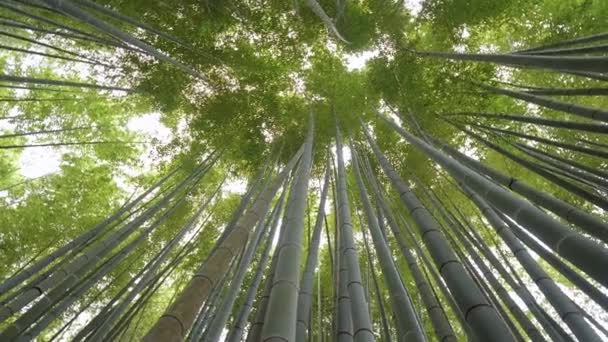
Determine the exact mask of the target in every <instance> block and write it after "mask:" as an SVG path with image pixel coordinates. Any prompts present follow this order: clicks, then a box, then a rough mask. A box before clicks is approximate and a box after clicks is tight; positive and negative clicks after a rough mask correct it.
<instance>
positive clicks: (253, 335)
mask: <svg viewBox="0 0 608 342" xmlns="http://www.w3.org/2000/svg"><path fill="white" fill-rule="evenodd" d="M297 177H298V173H297V172H293V177H292V178H293V179H292V180H291V185H290V187H289V188H290V189H289V196H288V197H287V203H286V206H285V211H284V212H283V217H282V220H281V225H280V234H279V239H278V242H277V245H278V244H280V243H281V242H283V241H284V240H285V235H286V234H287V233H286V229H288V227H287V217H288V216H289V212H290V211H291V208H292V207H293V200H292V197H293V196H295V195H294V194H292V192H293V191H294V186H295V183H296V182H295V179H296V178H297ZM285 186H287V184H285ZM278 257H279V254H278V250H277V249H276V248H275V250H274V252H273V255H272V260H271V262H270V267H269V269H268V272H267V275H266V279H265V280H264V289H263V291H262V296H261V297H260V298H259V300H258V301H257V310H256V313H255V316H254V319H253V321H252V322H251V324H250V326H249V331H248V333H247V342H258V341H260V340H261V336H262V328H263V327H264V323H265V318H266V310H267V308H268V299H269V298H270V290H271V288H272V280H273V278H274V273H275V271H276V266H277V262H278Z"/></svg>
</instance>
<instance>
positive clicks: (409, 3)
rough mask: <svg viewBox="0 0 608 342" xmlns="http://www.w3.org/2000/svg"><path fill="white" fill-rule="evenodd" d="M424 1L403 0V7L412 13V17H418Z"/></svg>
mask: <svg viewBox="0 0 608 342" xmlns="http://www.w3.org/2000/svg"><path fill="white" fill-rule="evenodd" d="M423 2H424V0H405V1H404V2H403V7H405V8H406V9H407V10H408V11H409V12H410V14H411V15H412V17H414V18H415V17H417V16H418V14H420V11H422V3H423Z"/></svg>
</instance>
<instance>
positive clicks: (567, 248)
mask: <svg viewBox="0 0 608 342" xmlns="http://www.w3.org/2000/svg"><path fill="white" fill-rule="evenodd" d="M382 118H383V119H385V121H386V122H387V123H388V124H389V125H390V126H391V127H392V128H393V129H394V130H395V131H396V132H397V133H399V134H400V135H401V136H403V137H404V138H405V140H406V141H409V142H410V143H411V144H412V145H413V146H415V147H416V148H418V149H420V150H422V151H423V152H424V153H426V154H427V155H428V156H429V157H430V158H432V159H433V160H434V161H435V162H437V163H439V164H440V165H441V166H443V167H444V168H445V169H446V170H447V171H448V172H449V173H450V174H451V175H452V176H453V177H454V178H456V179H457V180H459V181H460V182H463V183H464V184H465V185H467V186H468V187H470V188H471V189H472V190H473V191H477V192H479V193H480V194H481V195H482V196H483V197H484V198H486V199H487V200H488V201H489V202H490V203H491V204H492V205H493V206H495V207H497V208H498V209H500V211H501V212H503V213H504V214H506V215H508V216H509V217H511V218H513V219H514V220H516V221H517V222H518V223H520V224H522V225H523V226H525V227H526V229H528V230H529V231H530V232H531V233H533V234H534V235H535V236H536V237H538V238H539V239H540V240H541V241H543V242H544V243H545V244H546V245H547V246H549V247H551V248H552V249H553V250H554V251H556V252H557V253H558V254H559V255H561V256H562V257H564V258H565V259H567V260H569V261H570V262H572V263H573V264H574V265H576V266H577V267H579V268H580V269H581V270H582V271H584V272H586V273H587V274H588V275H589V276H590V277H592V278H594V279H595V280H597V281H598V282H599V283H600V284H602V285H604V286H608V273H606V272H605V269H606V267H608V250H607V249H606V248H605V247H604V246H603V245H601V244H600V243H598V242H596V241H594V240H592V239H590V238H589V237H586V236H584V235H582V234H580V233H577V232H575V231H573V230H572V229H570V228H569V227H567V226H566V225H564V224H563V223H561V222H559V221H557V220H556V219H554V218H552V217H550V216H548V215H547V214H546V213H544V212H542V211H541V210H539V209H538V208H536V207H534V206H533V205H531V204H530V203H528V202H526V201H525V200H523V199H521V198H519V197H517V196H515V195H513V194H512V193H510V192H509V191H507V190H505V189H503V188H501V187H500V186H498V185H496V184H495V183H493V182H492V181H490V180H488V179H486V178H484V177H483V176H482V175H480V174H478V173H476V172H474V171H473V170H471V169H469V168H467V167H465V166H463V165H462V164H460V163H459V162H457V161H456V160H453V159H451V158H449V157H447V156H446V155H445V154H443V153H442V152H440V151H439V150H437V149H436V148H435V147H433V146H431V145H429V144H427V143H425V142H424V141H422V140H420V139H419V138H417V137H415V136H413V135H411V134H410V133H408V132H406V131H405V130H403V129H402V128H401V127H399V126H398V125H397V124H395V123H394V122H392V121H390V120H388V119H386V118H384V117H382ZM490 193H491V194H492V195H491V196H489V195H488V194H490Z"/></svg>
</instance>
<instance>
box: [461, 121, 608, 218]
mask: <svg viewBox="0 0 608 342" xmlns="http://www.w3.org/2000/svg"><path fill="white" fill-rule="evenodd" d="M454 125H455V126H456V127H457V128H458V129H460V130H461V131H462V132H464V133H466V134H467V135H469V136H471V137H473V138H474V139H475V140H477V141H479V142H481V143H482V144H484V145H485V146H487V147H489V148H491V149H492V150H494V151H496V152H498V153H499V154H501V155H503V156H505V157H507V158H509V159H511V160H512V161H514V162H516V163H517V164H519V165H521V166H523V167H524V168H526V169H528V170H530V171H532V172H534V173H536V174H538V175H540V176H541V177H543V178H545V179H547V180H548V181H550V182H552V183H554V184H556V185H558V186H560V187H562V188H563V189H565V190H567V191H569V192H570V193H572V194H576V195H577V196H579V197H581V198H583V199H584V200H586V201H588V202H590V203H593V204H594V205H596V206H598V207H599V208H602V209H603V210H608V201H607V200H606V199H604V198H602V197H601V196H598V195H596V194H593V193H591V192H589V191H587V190H585V189H583V188H581V187H579V186H577V185H576V184H572V183H570V182H568V181H566V180H564V179H563V178H561V177H559V176H557V175H555V174H553V173H551V172H549V171H546V170H544V169H543V168H541V167H539V166H538V165H536V164H534V163H532V162H530V161H529V160H527V159H524V158H522V157H519V156H517V155H516V154H514V153H512V152H510V151H508V150H506V149H505V148H502V147H500V146H498V145H497V144H495V143H493V142H491V141H489V140H488V139H486V138H484V137H482V136H481V135H479V134H477V133H476V132H473V131H471V130H469V129H467V128H465V127H463V126H461V125H458V124H454Z"/></svg>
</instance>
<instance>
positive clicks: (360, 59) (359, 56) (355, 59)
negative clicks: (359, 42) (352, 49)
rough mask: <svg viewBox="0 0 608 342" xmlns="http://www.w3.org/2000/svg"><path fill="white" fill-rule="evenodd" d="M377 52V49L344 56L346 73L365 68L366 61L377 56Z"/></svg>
mask: <svg viewBox="0 0 608 342" xmlns="http://www.w3.org/2000/svg"><path fill="white" fill-rule="evenodd" d="M378 54H379V51H378V50H377V49H373V50H366V51H363V52H361V53H354V54H348V53H346V54H344V56H345V59H346V68H347V69H348V71H352V70H359V69H361V68H363V67H364V66H365V64H366V63H367V61H369V60H370V59H372V58H374V57H376V56H378Z"/></svg>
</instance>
